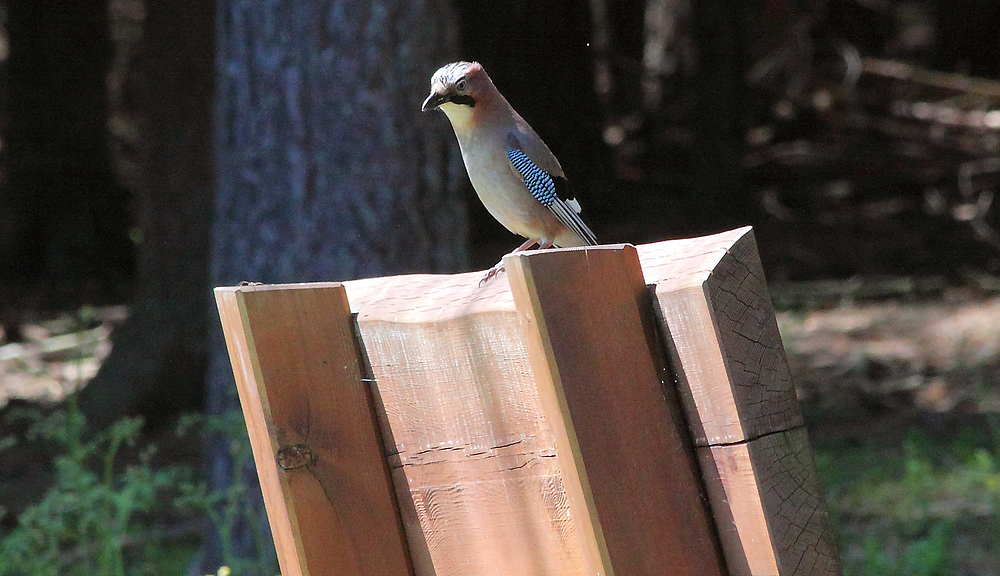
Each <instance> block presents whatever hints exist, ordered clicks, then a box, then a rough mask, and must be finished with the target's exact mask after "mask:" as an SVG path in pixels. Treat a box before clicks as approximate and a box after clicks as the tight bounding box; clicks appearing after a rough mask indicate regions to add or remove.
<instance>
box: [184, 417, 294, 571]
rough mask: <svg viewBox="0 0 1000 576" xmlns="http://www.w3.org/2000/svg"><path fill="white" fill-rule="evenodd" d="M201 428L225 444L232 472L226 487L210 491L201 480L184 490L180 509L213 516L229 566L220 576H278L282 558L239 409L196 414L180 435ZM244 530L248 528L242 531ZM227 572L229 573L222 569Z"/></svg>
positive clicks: (185, 419)
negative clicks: (240, 537)
mask: <svg viewBox="0 0 1000 576" xmlns="http://www.w3.org/2000/svg"><path fill="white" fill-rule="evenodd" d="M190 427H198V428H199V429H200V430H201V433H202V434H203V435H205V437H206V438H207V437H212V438H213V439H214V440H215V441H219V442H223V443H224V445H225V446H226V447H227V449H228V453H229V460H230V468H229V470H228V475H227V477H226V478H225V482H224V488H221V489H220V488H214V489H213V488H211V487H210V486H209V484H208V483H207V482H206V481H204V480H202V481H199V482H194V483H188V484H185V485H183V486H181V496H180V497H179V498H178V499H177V504H178V505H179V506H181V507H186V508H188V509H192V510H194V511H195V512H197V513H200V514H203V515H205V516H206V517H208V519H209V521H210V522H211V523H212V526H213V527H214V529H215V531H216V534H217V536H218V538H219V543H220V548H221V552H222V561H223V564H224V566H223V567H222V569H220V574H221V573H222V572H223V571H225V572H226V573H227V574H228V573H229V572H232V573H233V574H258V575H264V574H278V563H277V556H276V554H275V551H274V546H273V545H272V543H271V539H270V533H269V531H268V530H267V519H266V517H265V516H264V511H263V506H262V504H263V500H262V499H261V496H260V492H259V490H258V489H256V488H255V484H254V483H252V482H251V481H249V479H248V478H247V475H248V474H253V473H254V472H253V470H254V468H253V452H252V451H251V449H250V441H249V438H248V436H247V431H246V426H245V423H244V421H243V414H242V413H241V412H240V411H238V410H230V411H228V412H225V413H222V414H219V415H211V416H205V415H201V414H192V415H189V416H186V417H185V418H184V419H182V421H181V423H180V424H179V425H178V434H183V433H185V432H186V431H187V430H188V429H189V428H190ZM240 526H242V527H244V528H245V529H244V530H239V527H240ZM238 532H242V533H243V534H249V536H250V538H249V540H250V542H240V543H237V541H236V534H237V533H238ZM223 569H224V570H223Z"/></svg>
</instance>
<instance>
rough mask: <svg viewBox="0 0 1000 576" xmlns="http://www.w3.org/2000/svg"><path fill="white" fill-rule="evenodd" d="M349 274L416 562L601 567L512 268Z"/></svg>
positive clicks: (439, 572) (552, 570)
mask: <svg viewBox="0 0 1000 576" xmlns="http://www.w3.org/2000/svg"><path fill="white" fill-rule="evenodd" d="M481 277H482V275H481V273H471V274H460V275H455V276H401V277H392V278H380V279H370V280H358V281H352V282H347V283H346V284H345V285H346V287H347V290H348V298H349V299H350V301H351V306H352V307H353V308H354V309H355V310H356V311H357V323H358V330H359V332H360V334H361V337H362V340H363V342H364V346H365V349H366V353H367V358H368V360H369V362H370V364H371V371H372V374H373V375H374V377H375V380H376V383H375V384H376V386H375V390H376V392H377V399H378V401H379V402H380V403H381V405H382V406H383V418H384V422H385V425H384V426H383V430H384V433H385V441H386V444H387V445H388V446H390V447H392V448H391V456H390V464H391V467H392V469H393V475H394V479H395V484H396V488H397V490H398V492H399V501H400V503H401V508H402V509H403V517H404V522H405V525H406V533H407V538H408V541H409V543H410V547H411V550H412V551H413V557H414V564H415V570H416V573H417V574H419V575H430V574H434V575H436V576H452V575H456V576H458V575H461V576H478V575H491V576H493V575H496V576H506V575H511V574H517V575H519V576H520V575H524V576H532V575H538V576H542V575H545V576H563V575H566V576H583V575H586V574H594V573H595V571H593V570H591V566H590V564H589V561H588V558H587V554H586V549H585V547H584V545H583V543H582V540H581V535H580V534H579V532H578V529H577V527H576V524H575V522H574V518H573V517H572V515H571V514H570V509H569V506H568V503H567V498H566V491H565V489H564V486H563V480H562V475H561V473H560V469H559V465H558V462H557V458H556V451H555V442H554V439H553V437H552V431H551V430H550V427H549V424H548V422H547V421H546V420H545V418H544V415H543V411H542V409H541V407H540V400H539V397H538V392H537V388H536V385H535V378H534V374H533V372H532V368H531V363H530V361H529V359H528V355H527V350H526V348H525V345H524V339H523V336H522V333H521V328H520V324H519V319H518V316H517V313H516V311H515V309H514V305H513V300H512V298H511V295H510V291H509V289H508V286H507V280H506V277H505V276H500V277H499V278H497V279H495V280H492V281H490V282H489V283H488V284H486V285H485V286H483V287H480V286H479V279H480V278H481Z"/></svg>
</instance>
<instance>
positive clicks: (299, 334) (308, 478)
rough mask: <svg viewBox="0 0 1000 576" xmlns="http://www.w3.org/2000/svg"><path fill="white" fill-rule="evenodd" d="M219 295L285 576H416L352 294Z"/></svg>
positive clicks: (255, 291)
mask: <svg viewBox="0 0 1000 576" xmlns="http://www.w3.org/2000/svg"><path fill="white" fill-rule="evenodd" d="M216 297H217V300H218V302H219V309H220V314H221V317H222V320H223V326H224V330H225V333H226V339H227V345H228V346H229V349H230V355H231V358H232V360H233V365H234V372H235V375H236V380H237V387H238V389H239V393H240V401H241V404H242V405H243V410H244V414H245V417H246V420H247V424H248V429H249V430H250V437H251V444H252V447H253V450H254V459H255V463H256V465H257V471H258V475H259V476H260V480H261V488H262V491H263V492H264V496H265V505H266V507H267V511H268V517H269V519H270V520H271V524H272V531H274V536H275V543H276V547H277V549H278V552H279V560H280V562H281V569H282V573H283V574H308V575H313V576H315V575H317V574H336V575H345V574H358V575H362V574H364V575H397V574H398V575H407V574H410V573H411V572H412V570H411V567H410V564H409V559H408V556H407V550H406V543H405V541H404V538H403V533H402V528H401V526H400V520H399V515H398V512H397V510H396V504H395V499H394V494H393V489H392V483H391V480H390V478H389V471H388V467H387V463H386V460H385V457H384V453H383V451H382V446H381V442H380V438H379V434H378V430H377V427H376V424H375V416H374V412H373V407H372V402H371V397H370V394H369V390H368V387H367V386H366V385H365V384H364V383H363V382H362V380H361V378H362V374H361V368H360V363H359V351H358V349H357V343H356V341H355V338H354V335H353V332H352V329H351V328H352V321H351V313H350V309H349V307H348V303H347V300H346V295H345V292H344V289H343V287H342V286H340V285H339V284H325V285H324V284H311V285H285V286H280V287H274V286H249V287H240V288H220V289H217V290H216ZM279 464H280V465H279Z"/></svg>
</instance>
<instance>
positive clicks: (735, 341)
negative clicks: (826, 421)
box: [639, 228, 803, 446]
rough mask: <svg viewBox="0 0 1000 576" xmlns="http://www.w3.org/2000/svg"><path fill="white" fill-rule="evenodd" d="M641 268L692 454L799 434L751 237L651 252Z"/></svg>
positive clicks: (684, 243) (738, 233)
mask: <svg viewBox="0 0 1000 576" xmlns="http://www.w3.org/2000/svg"><path fill="white" fill-rule="evenodd" d="M672 255H675V257H671V256H672ZM639 258H640V260H641V261H642V265H643V272H644V274H645V277H646V282H647V284H654V285H655V291H656V299H657V302H658V308H659V313H660V314H661V321H662V322H663V325H664V327H665V328H666V332H667V334H668V335H669V342H668V344H669V350H670V355H671V359H672V361H673V363H674V364H675V365H676V366H677V368H678V376H679V377H680V378H681V381H680V386H681V391H682V394H683V396H684V398H685V399H686V400H687V402H685V407H686V410H687V417H688V422H690V424H691V426H692V429H693V430H694V432H695V444H696V445H698V446H711V445H716V444H723V443H731V442H740V441H745V440H748V439H750V438H756V437H758V436H761V435H763V434H768V433H771V432H778V431H782V430H789V429H791V428H795V427H797V426H802V425H803V422H802V415H801V413H800V411H799V404H798V399H797V398H796V396H795V387H794V385H793V384H792V378H791V374H790V372H789V371H788V362H787V361H786V359H785V352H784V348H783V347H782V345H781V335H780V334H779V332H778V324H777V322H776V321H775V318H774V309H773V307H772V306H771V299H770V295H769V294H768V292H767V284H766V282H765V281H764V275H763V267H762V265H761V263H760V256H759V255H758V253H757V243H756V241H755V240H754V237H753V231H752V230H751V229H750V228H740V229H738V230H733V231H730V232H724V233H722V234H716V235H713V236H705V237H702V238H695V239H691V240H675V241H668V242H659V243H656V244H647V245H644V246H640V247H639Z"/></svg>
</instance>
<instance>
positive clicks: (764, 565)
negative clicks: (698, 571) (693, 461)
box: [698, 428, 841, 576]
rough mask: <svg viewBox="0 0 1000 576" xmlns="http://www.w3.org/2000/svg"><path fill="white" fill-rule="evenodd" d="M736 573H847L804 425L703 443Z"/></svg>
mask: <svg viewBox="0 0 1000 576" xmlns="http://www.w3.org/2000/svg"><path fill="white" fill-rule="evenodd" d="M698 457H699V460H700V461H701V462H702V464H703V470H705V474H706V483H707V484H708V487H709V492H710V493H711V494H718V495H719V497H713V498H712V500H713V502H721V501H723V500H722V498H724V499H725V501H726V502H728V503H729V506H726V507H725V508H724V509H723V510H722V514H721V515H722V516H726V515H730V517H731V518H732V522H731V523H723V522H722V521H721V519H720V522H719V525H720V537H721V538H722V540H723V542H724V543H728V545H726V546H725V550H726V554H727V561H728V563H729V566H730V571H731V572H732V574H734V575H743V574H748V575H754V576H757V575H761V576H763V575H772V574H781V575H782V576H792V575H794V576H805V575H836V574H841V569H840V562H839V558H838V555H837V548H836V543H835V542H834V539H833V534H832V531H831V529H830V522H829V517H828V515H827V512H826V507H825V504H824V502H823V494H822V487H821V485H820V483H819V478H818V477H817V476H816V468H815V465H814V463H813V458H812V451H811V450H810V448H809V438H808V435H807V432H806V430H805V428H797V429H795V430H790V431H786V432H778V433H775V434H769V435H767V436H763V437H761V438H757V439H754V440H751V441H750V442H748V443H740V444H735V445H731V446H712V447H705V448H699V449H698Z"/></svg>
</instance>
